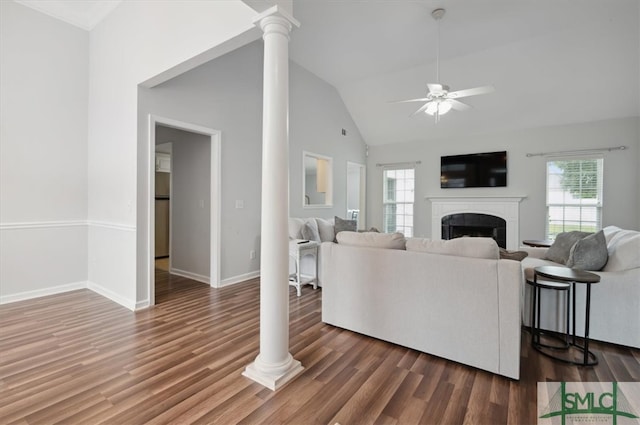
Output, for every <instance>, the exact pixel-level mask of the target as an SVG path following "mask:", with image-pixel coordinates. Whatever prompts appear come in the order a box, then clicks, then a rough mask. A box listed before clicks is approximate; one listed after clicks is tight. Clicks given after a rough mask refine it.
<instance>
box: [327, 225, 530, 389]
mask: <svg viewBox="0 0 640 425" xmlns="http://www.w3.org/2000/svg"><path fill="white" fill-rule="evenodd" d="M397 235H399V234H395V236H394V235H393V234H376V233H363V234H357V233H354V232H342V233H340V234H339V235H338V242H339V243H333V242H324V243H322V245H321V247H320V249H321V267H320V269H321V270H322V276H323V278H322V279H323V289H322V292H323V293H322V320H323V322H325V323H328V324H331V325H334V326H338V327H341V328H345V329H349V330H352V331H355V332H359V333H362V334H365V335H369V336H371V337H374V338H379V339H382V340H385V341H389V342H392V343H395V344H399V345H402V346H406V347H409V348H413V349H416V350H419V351H423V352H425V353H429V354H433V355H436V356H439V357H443V358H446V359H449V360H453V361H456V362H460V363H463V364H466V365H470V366H474V367H477V368H480V369H484V370H487V371H490V372H493V373H496V374H499V375H503V376H507V377H509V378H513V379H519V376H520V329H521V326H520V325H521V322H520V298H521V293H520V291H521V288H522V270H521V266H520V263H519V262H517V261H512V260H500V259H499V258H500V257H499V250H498V246H497V244H496V243H495V241H493V239H489V238H461V239H455V240H451V241H431V240H428V239H418V238H412V239H407V241H406V248H407V249H406V250H405V249H404V245H405V243H404V237H402V235H400V236H397ZM398 238H401V239H402V243H401V244H399V243H398ZM391 248H396V249H391ZM397 248H400V249H397ZM474 257H481V258H474Z"/></svg>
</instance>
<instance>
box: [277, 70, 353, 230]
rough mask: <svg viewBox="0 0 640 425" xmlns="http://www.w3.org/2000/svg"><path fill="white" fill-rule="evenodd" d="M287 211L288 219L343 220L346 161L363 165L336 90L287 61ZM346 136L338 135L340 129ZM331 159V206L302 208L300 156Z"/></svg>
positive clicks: (348, 119)
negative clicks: (313, 155)
mask: <svg viewBox="0 0 640 425" xmlns="http://www.w3.org/2000/svg"><path fill="white" fill-rule="evenodd" d="M290 65H291V68H290V83H291V88H290V98H291V99H290V119H289V136H290V140H289V141H290V144H289V176H290V177H289V199H290V201H289V211H290V214H289V215H290V216H291V217H322V218H333V216H336V215H337V216H339V217H342V218H344V217H345V215H346V212H347V161H351V162H359V163H364V162H365V145H364V142H363V140H362V137H361V136H360V132H359V131H358V128H357V127H356V125H355V123H354V122H353V120H352V119H351V115H349V112H348V111H347V109H346V107H345V106H344V103H343V102H342V99H341V98H340V95H339V94H338V92H337V90H336V89H335V88H334V87H333V86H332V85H330V84H329V83H327V82H325V81H324V80H321V79H320V78H318V77H316V76H315V75H313V74H312V73H310V72H308V71H307V70H305V69H304V68H302V67H301V66H299V65H297V64H295V63H293V62H290ZM343 128H344V129H345V130H346V131H347V135H346V136H343V135H342V129H343ZM303 151H307V152H312V153H314V154H319V155H324V156H330V157H331V158H332V159H333V206H332V207H331V208H326V207H324V208H323V207H303V201H304V199H303V198H302V153H303Z"/></svg>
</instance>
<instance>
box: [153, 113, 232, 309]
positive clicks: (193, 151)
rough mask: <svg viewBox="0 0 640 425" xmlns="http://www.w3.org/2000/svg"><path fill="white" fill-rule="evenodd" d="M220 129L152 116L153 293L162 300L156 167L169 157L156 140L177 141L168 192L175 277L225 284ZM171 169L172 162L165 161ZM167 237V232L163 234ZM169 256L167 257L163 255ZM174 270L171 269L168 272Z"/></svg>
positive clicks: (171, 264) (170, 250) (173, 143)
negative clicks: (158, 290)
mask: <svg viewBox="0 0 640 425" xmlns="http://www.w3.org/2000/svg"><path fill="white" fill-rule="evenodd" d="M220 138H221V136H220V132H219V131H217V130H213V129H210V128H206V127H202V126H199V125H195V124H191V123H186V122H181V121H177V120H173V119H169V118H162V117H158V116H153V115H150V116H149V159H150V161H149V197H148V198H149V199H148V206H149V209H148V212H149V216H148V220H149V222H148V223H149V225H148V229H147V231H148V233H147V234H148V241H147V243H148V244H147V247H148V252H149V255H148V259H149V264H148V268H147V270H148V279H147V281H148V285H147V290H148V296H149V304H150V305H154V304H155V303H156V275H155V271H156V270H155V266H156V252H157V250H158V246H157V243H156V242H160V241H157V240H156V238H157V235H156V223H157V214H158V212H159V211H156V205H157V204H156V202H157V200H156V194H157V192H156V184H157V182H156V170H157V169H158V167H162V166H163V162H162V161H163V160H166V157H164V156H161V155H163V154H162V153H159V154H156V144H157V143H159V144H166V143H171V156H170V164H171V165H170V171H171V173H170V175H171V177H170V189H169V195H168V197H167V198H168V199H167V201H168V209H169V213H168V214H167V215H168V221H169V223H168V224H169V225H168V229H169V230H168V235H166V237H167V239H168V241H169V243H168V246H167V247H166V248H168V253H166V254H165V253H161V254H165V255H168V257H167V258H168V259H169V261H168V268H169V270H170V273H171V275H177V276H182V277H184V278H188V279H191V280H195V281H199V282H202V283H206V284H208V285H210V286H212V287H218V286H219V284H220V266H219V265H220V184H221V178H220V176H221V157H220V144H221V140H220ZM164 166H165V167H166V162H165V163H164ZM163 237H164V236H163ZM161 256H163V255H161ZM167 273H168V272H167Z"/></svg>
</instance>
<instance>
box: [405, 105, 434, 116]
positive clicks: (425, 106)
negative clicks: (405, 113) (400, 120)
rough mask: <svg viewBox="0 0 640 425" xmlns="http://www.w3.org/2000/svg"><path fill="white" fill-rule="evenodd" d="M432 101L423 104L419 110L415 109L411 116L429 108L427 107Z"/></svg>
mask: <svg viewBox="0 0 640 425" xmlns="http://www.w3.org/2000/svg"><path fill="white" fill-rule="evenodd" d="M430 103H431V102H427V103H425V104H424V105H422V107H420V109H418V110H417V111H415V112H414V113H413V114H411V115H409V116H410V117H414V116H416V115H418V114H419V113H420V112H424V111H425V110H426V109H427V107H428V106H429V104H430Z"/></svg>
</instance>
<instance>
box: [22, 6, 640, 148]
mask: <svg viewBox="0 0 640 425" xmlns="http://www.w3.org/2000/svg"><path fill="white" fill-rule="evenodd" d="M214 1H218V0H214ZM265 1H266V0H260V1H257V0H256V2H257V3H260V4H261V3H264V2H265ZM18 2H19V3H22V4H25V5H27V6H30V7H33V8H36V9H38V10H40V11H43V12H45V13H48V14H50V15H52V16H55V17H58V18H60V19H63V20H65V21H67V22H69V23H72V24H74V25H77V26H80V27H82V28H85V29H91V28H93V26H95V25H96V24H97V22H99V20H100V19H102V18H103V17H104V16H106V15H107V14H108V13H109V12H110V11H111V10H113V8H115V7H116V6H117V4H119V3H120V0H101V1H90V0H83V1H77V0H76V1H61V0H46V1H45V0H40V1H37V0H19V1H18ZM249 3H251V2H249ZM438 7H444V8H445V9H446V10H447V12H446V15H445V17H444V18H443V20H442V21H441V24H440V25H441V26H440V77H441V78H440V80H441V82H442V83H444V84H447V85H449V86H450V87H451V90H459V89H464V88H470V87H476V86H481V85H493V86H494V87H495V89H496V91H495V92H494V93H492V94H488V95H483V96H477V97H470V98H467V99H464V101H465V102H466V103H468V104H469V105H471V106H472V107H473V109H471V110H469V111H466V112H456V111H452V112H450V113H449V114H447V115H445V116H443V117H441V120H440V122H439V123H438V124H435V122H434V119H433V117H430V116H427V115H425V114H421V115H419V116H415V117H412V118H410V117H409V116H410V115H411V114H412V113H413V111H415V110H416V109H418V107H419V106H420V104H416V103H409V104H390V103H389V101H392V100H400V99H407V98H416V97H424V96H425V95H426V84H427V83H429V82H436V81H435V74H436V70H435V55H436V42H435V35H436V23H435V21H434V20H433V19H432V18H431V11H432V10H433V9H435V8H438ZM639 9H640V0H323V1H320V0H294V2H293V12H294V15H295V17H296V18H297V19H298V20H299V21H300V22H301V23H302V26H301V28H299V29H296V30H294V32H293V34H292V36H291V53H290V56H291V58H292V59H293V60H294V61H295V62H297V63H298V64H300V65H302V66H303V67H305V68H307V69H308V70H310V71H311V72H313V73H314V74H316V75H318V76H319V77H321V78H323V79H324V80H326V81H328V82H329V83H331V84H332V85H334V86H335V87H336V88H337V90H338V92H339V93H340V95H341V96H342V99H343V100H344V102H345V104H346V106H347V108H348V110H349V112H350V113H351V115H352V117H353V119H354V121H355V123H356V125H357V126H358V128H359V130H360V132H361V134H362V136H363V137H364V139H365V142H366V143H367V144H370V145H380V144H387V143H396V142H411V141H421V140H433V139H441V138H446V137H456V136H466V135H472V134H478V133H488V132H500V131H508V130H514V129H521V128H531V127H540V126H549V125H560V124H567V123H578V122H586V121H595V120H601V119H610V118H622V117H629V116H638V115H640V66H639V57H640V26H639V20H640V10H639ZM309 101H310V102H312V101H313V99H309Z"/></svg>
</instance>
